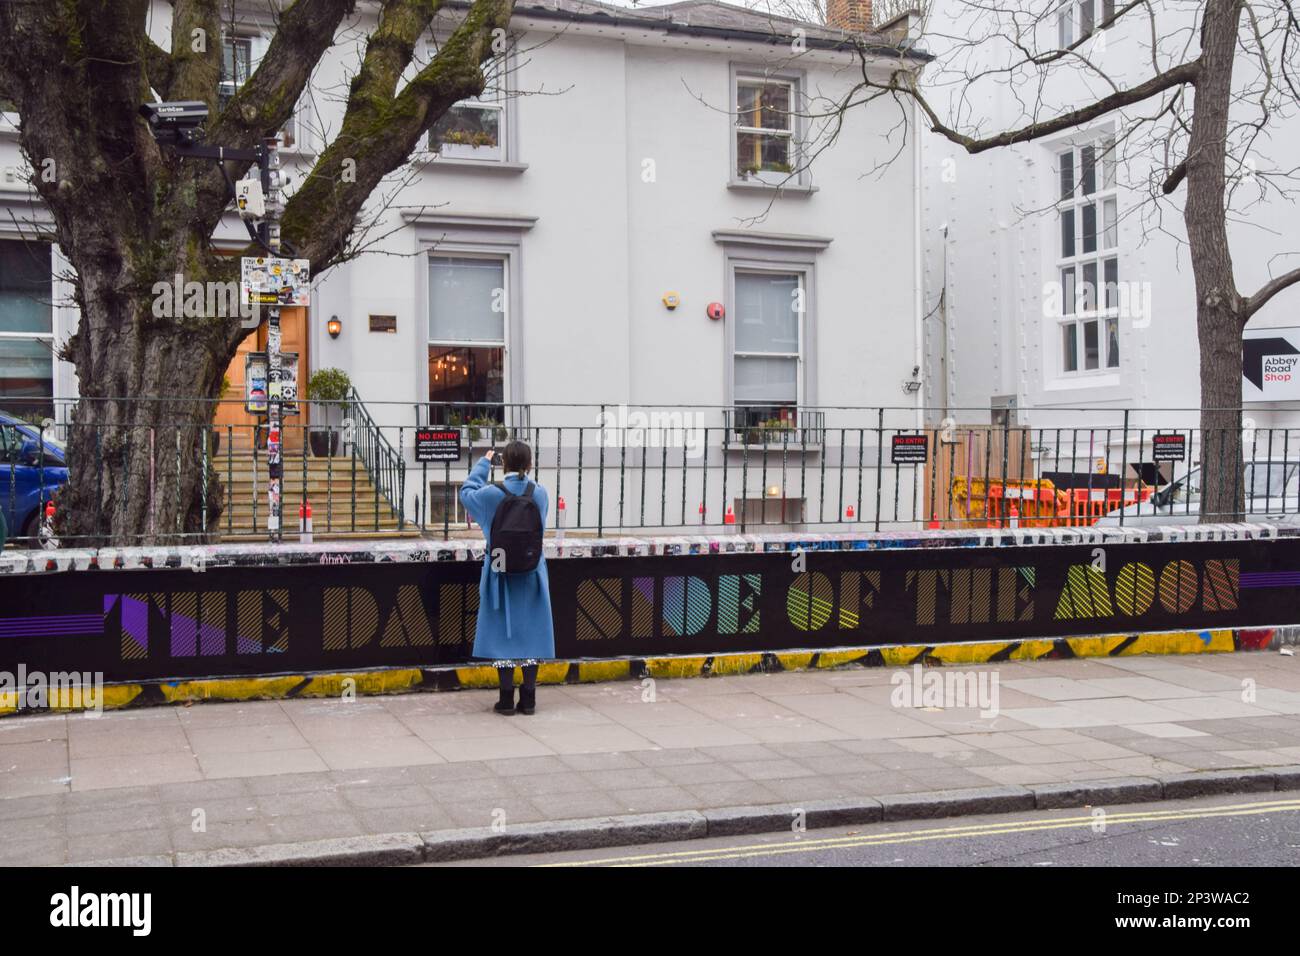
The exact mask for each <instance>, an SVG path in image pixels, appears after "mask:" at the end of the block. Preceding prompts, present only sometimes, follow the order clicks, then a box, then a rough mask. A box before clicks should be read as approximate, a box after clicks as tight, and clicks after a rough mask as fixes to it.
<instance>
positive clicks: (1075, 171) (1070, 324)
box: [1049, 128, 1124, 380]
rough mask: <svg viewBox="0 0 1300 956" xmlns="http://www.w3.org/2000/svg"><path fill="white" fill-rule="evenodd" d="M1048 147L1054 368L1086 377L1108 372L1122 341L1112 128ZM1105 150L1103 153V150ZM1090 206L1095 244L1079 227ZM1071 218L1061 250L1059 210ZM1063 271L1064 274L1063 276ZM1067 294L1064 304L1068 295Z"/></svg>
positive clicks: (1066, 375)
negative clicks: (1091, 332) (1090, 274)
mask: <svg viewBox="0 0 1300 956" xmlns="http://www.w3.org/2000/svg"><path fill="white" fill-rule="evenodd" d="M1049 148H1050V149H1051V150H1052V157H1053V162H1052V170H1053V177H1052V190H1053V191H1052V196H1053V200H1052V205H1053V211H1054V215H1053V216H1051V217H1050V219H1051V231H1052V238H1051V242H1052V249H1053V253H1052V257H1051V268H1052V281H1053V282H1054V283H1056V285H1057V287H1058V289H1059V291H1060V310H1059V312H1058V313H1057V314H1056V315H1055V316H1054V317H1053V320H1054V323H1055V328H1054V331H1053V335H1052V343H1053V351H1054V354H1055V356H1056V358H1055V360H1054V364H1055V368H1056V374H1057V376H1058V377H1059V378H1061V379H1065V380H1076V379H1086V378H1090V377H1100V376H1109V375H1114V374H1116V373H1118V372H1119V371H1120V369H1121V367H1122V366H1121V363H1122V360H1123V355H1124V349H1123V347H1122V343H1121V341H1120V318H1121V316H1120V300H1119V287H1118V285H1119V282H1121V281H1122V279H1121V277H1120V276H1121V270H1120V260H1121V259H1122V251H1123V247H1122V244H1121V243H1120V237H1119V189H1118V177H1117V174H1116V157H1115V150H1116V148H1117V144H1116V139H1115V135H1114V131H1113V130H1111V129H1107V128H1102V129H1095V130H1091V131H1088V132H1086V133H1085V134H1083V135H1080V136H1078V137H1073V138H1071V139H1068V140H1062V141H1058V142H1056V143H1054V144H1051V145H1050V147H1049ZM1088 149H1092V150H1093V167H1092V168H1093V172H1092V178H1093V191H1092V192H1091V193H1085V192H1084V189H1085V173H1084V162H1083V154H1084V151H1085V150H1088ZM1108 152H1109V159H1107V158H1106V157H1107V155H1108ZM1067 156H1068V157H1069V158H1070V167H1071V169H1070V181H1071V189H1070V192H1069V194H1068V195H1064V193H1065V180H1064V166H1065V162H1064V161H1065V158H1066V157H1067ZM1089 207H1091V208H1092V210H1093V212H1094V216H1095V219H1094V221H1093V223H1092V234H1091V235H1092V239H1093V246H1094V248H1093V249H1092V250H1091V251H1087V250H1086V249H1085V248H1084V242H1085V238H1086V237H1087V235H1088V233H1087V231H1086V228H1085V223H1086V220H1087V215H1086V213H1085V210H1086V209H1088V208H1089ZM1108 207H1112V208H1113V218H1110V219H1109V220H1108V217H1107V209H1108ZM1067 216H1068V217H1069V223H1070V242H1071V244H1072V246H1073V248H1072V250H1071V251H1070V253H1069V254H1068V255H1067V254H1066V248H1065V237H1066V233H1065V224H1066V221H1067V220H1066V217H1067ZM1112 262H1113V263H1114V271H1115V286H1114V288H1110V287H1109V286H1110V280H1109V278H1108V272H1109V270H1108V269H1107V265H1108V264H1109V263H1112ZM1088 267H1091V268H1093V269H1095V278H1094V285H1093V289H1092V302H1091V304H1092V308H1086V307H1085V308H1081V307H1080V305H1081V303H1082V304H1083V305H1084V306H1086V305H1087V304H1088V301H1089V300H1088V298H1087V295H1088V293H1087V289H1086V285H1085V281H1084V276H1085V274H1086V270H1087V268H1088ZM1067 271H1068V273H1069V275H1068V281H1067ZM1071 299H1073V305H1072V306H1071V303H1070V300H1071ZM1094 323H1095V329H1096V336H1097V344H1096V347H1097V365H1096V367H1093V368H1089V367H1088V364H1087V363H1088V351H1089V350H1088V345H1087V337H1088V326H1089V325H1091V324H1094ZM1112 327H1113V332H1114V337H1115V349H1114V351H1113V352H1112V348H1111V333H1112ZM1071 329H1073V330H1074V331H1073V336H1074V341H1073V353H1074V367H1073V368H1070V367H1068V366H1069V362H1068V361H1067V344H1068V337H1069V335H1070V334H1071V333H1070V330H1071Z"/></svg>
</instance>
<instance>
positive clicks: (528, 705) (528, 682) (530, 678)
mask: <svg viewBox="0 0 1300 956" xmlns="http://www.w3.org/2000/svg"><path fill="white" fill-rule="evenodd" d="M536 709H537V666H536V665H535V664H534V665H532V666H530V667H525V668H524V685H523V686H522V687H520V688H519V712H520V713H521V714H531V713H533V712H534V711H535V710H536Z"/></svg>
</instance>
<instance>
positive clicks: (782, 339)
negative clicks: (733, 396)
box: [736, 272, 799, 401]
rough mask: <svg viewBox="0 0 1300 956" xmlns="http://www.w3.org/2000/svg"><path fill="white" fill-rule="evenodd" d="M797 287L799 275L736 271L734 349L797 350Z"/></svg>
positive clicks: (750, 350)
mask: <svg viewBox="0 0 1300 956" xmlns="http://www.w3.org/2000/svg"><path fill="white" fill-rule="evenodd" d="M798 289H799V276H798V275H760V274H756V273H746V272H737V273H736V351H737V352H785V353H798V351H799V313H798V312H797V311H795V310H796V309H797V308H798V305H799V303H798V302H797V301H796V292H797V291H798ZM737 400H738V401H739V396H737Z"/></svg>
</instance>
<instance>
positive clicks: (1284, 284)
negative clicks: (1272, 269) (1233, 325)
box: [1241, 269, 1300, 325]
mask: <svg viewBox="0 0 1300 956" xmlns="http://www.w3.org/2000/svg"><path fill="white" fill-rule="evenodd" d="M1296 283H1300V269H1292V270H1291V271H1290V272H1287V273H1284V274H1282V275H1280V276H1278V277H1277V278H1276V279H1271V280H1269V281H1268V282H1266V283H1264V285H1263V286H1262V287H1261V288H1260V290H1259V291H1258V292H1256V293H1255V294H1254V295H1252V296H1250V297H1249V298H1247V299H1246V304H1245V306H1244V308H1243V309H1242V315H1241V324H1242V325H1245V324H1246V322H1247V321H1248V320H1249V319H1250V317H1251V316H1252V315H1254V314H1255V313H1256V312H1258V311H1259V310H1260V309H1262V308H1264V306H1265V304H1267V302H1268V300H1269V299H1271V298H1273V296H1275V295H1277V294H1278V293H1279V292H1281V291H1282V290H1283V289H1286V288H1289V287H1290V286H1293V285H1295V284H1296Z"/></svg>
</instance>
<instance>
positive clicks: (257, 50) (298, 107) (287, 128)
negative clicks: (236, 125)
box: [217, 28, 314, 154]
mask: <svg viewBox="0 0 1300 956" xmlns="http://www.w3.org/2000/svg"><path fill="white" fill-rule="evenodd" d="M231 40H234V41H236V42H241V41H242V42H246V43H247V44H248V77H249V79H252V77H253V74H254V73H256V72H257V68H258V66H260V65H261V63H262V59H263V57H265V56H266V51H267V50H268V49H270V47H271V39H270V37H268V36H267V35H266V34H265V33H263V32H260V31H258V30H256V28H248V29H245V30H235V31H233V32H232V31H228V30H222V31H221V57H220V70H221V71H224V69H225V62H226V43H227V42H229V41H231ZM220 76H221V74H220V73H219V74H218V79H217V103H218V108H219V109H224V108H225V106H224V104H222V103H221V96H222V94H223V92H224V87H226V86H227V85H231V86H233V87H234V89H233V91H232V92H231V94H230V95H231V96H232V97H233V96H234V95H235V93H238V92H239V89H240V87H241V86H243V83H240V84H235V81H233V80H225V79H221V78H220ZM244 82H245V83H246V82H248V80H245V81H244ZM308 89H310V83H309V84H308ZM301 112H302V100H301V99H299V101H298V102H297V103H295V104H294V107H293V112H292V113H291V114H290V115H289V118H288V119H287V120H285V122H284V126H283V127H281V128H280V130H279V136H280V146H279V151H280V152H286V153H304V154H311V153H313V152H314V150H313V149H312V148H311V146H310V145H309V144H308V143H307V141H306V137H305V136H304V135H303V130H302V128H301V124H300V123H299V122H298V119H299V114H300V113H301ZM286 134H287V135H286ZM290 139H292V142H290Z"/></svg>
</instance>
